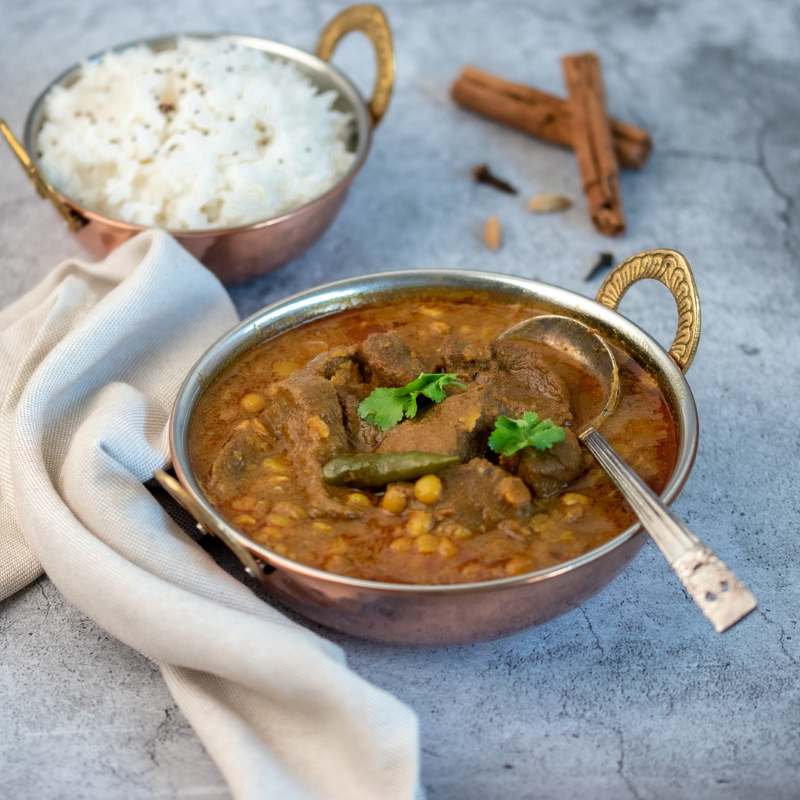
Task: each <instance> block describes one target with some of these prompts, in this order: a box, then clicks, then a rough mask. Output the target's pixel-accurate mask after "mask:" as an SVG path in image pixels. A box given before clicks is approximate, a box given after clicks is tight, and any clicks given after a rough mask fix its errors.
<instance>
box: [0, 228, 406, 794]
mask: <svg viewBox="0 0 800 800" xmlns="http://www.w3.org/2000/svg"><path fill="white" fill-rule="evenodd" d="M235 320H236V313H235V311H234V309H233V306H232V305H231V302H230V300H229V299H228V296H227V294H226V293H225V291H224V289H223V288H222V286H220V284H219V283H218V282H217V280H216V279H215V278H214V277H213V276H212V275H211V273H209V272H208V271H207V270H206V269H205V268H203V267H202V266H201V265H200V264H199V263H198V262H197V261H195V260H194V259H193V258H192V257H191V256H190V255H188V254H187V253H186V252H185V251H184V250H183V249H182V248H181V247H180V246H179V245H178V244H177V243H176V242H175V241H174V240H173V239H171V238H170V237H169V236H168V235H167V234H165V233H161V232H149V233H144V234H141V235H139V236H137V237H136V238H135V239H133V240H131V241H129V242H128V243H126V244H125V245H123V246H122V247H120V248H119V249H118V250H116V251H115V252H114V253H112V254H111V255H110V256H109V257H108V258H106V260H105V261H103V262H100V263H96V264H89V263H85V262H83V261H78V260H72V261H67V262H66V263H64V264H62V265H61V266H59V267H58V268H56V270H55V271H54V272H53V273H52V274H51V275H50V276H49V277H48V278H46V279H45V280H44V281H43V282H42V283H41V284H40V285H39V286H38V287H36V288H35V289H33V290H32V291H31V292H30V293H29V294H27V295H26V296H25V297H23V298H21V299H20V300H18V301H17V302H16V303H14V304H13V305H12V306H11V307H10V308H7V309H5V310H4V311H2V312H0V381H2V386H3V388H4V391H5V397H4V399H3V403H2V409H0V599H2V598H4V597H7V596H8V595H10V594H12V593H14V592H16V591H17V590H19V589H20V588H22V587H23V586H25V585H26V584H28V583H29V582H30V581H32V580H34V579H35V578H36V577H37V576H38V575H39V574H40V573H41V571H42V569H44V571H45V572H46V573H47V575H48V576H49V578H50V579H51V580H52V581H53V583H54V584H55V585H56V586H57V587H58V589H59V590H60V591H61V592H62V593H63V594H64V596H65V597H66V598H67V600H69V602H71V603H73V604H74V605H76V606H77V607H79V608H80V609H82V610H83V611H84V612H85V613H86V614H88V615H89V616H90V617H92V618H93V619H94V620H95V621H96V622H97V623H98V624H99V625H101V626H102V627H103V628H105V629H106V630H107V631H109V632H110V633H111V634H112V635H114V636H116V637H117V638H118V639H120V640H122V641H123V642H125V643H126V644H128V645H130V646H131V647H134V648H136V649H137V650H140V651H141V652H142V653H144V654H145V655H147V656H148V657H149V658H152V659H154V660H155V661H157V662H158V664H159V665H160V668H161V673H162V675H163V676H164V680H165V681H166V682H167V685H168V687H169V689H170V691H171V692H172V694H173V696H174V698H175V701H176V702H177V703H178V705H179V706H180V707H181V709H182V710H183V712H184V713H185V714H186V716H187V717H188V719H189V721H190V722H191V724H192V725H193V726H194V729H195V731H196V732H197V734H198V736H199V737H200V739H201V740H202V741H203V744H204V745H205V746H206V748H207V750H208V752H209V754H210V755H211V757H212V758H213V759H214V761H215V762H216V763H217V765H218V766H219V768H220V770H221V771H222V773H223V774H224V776H225V779H226V780H227V781H228V784H229V785H230V787H231V791H232V793H233V795H234V796H235V797H240V798H259V800H262V798H280V800H287V799H288V800H293V798H303V799H304V800H305V798H346V800H359V799H360V798H365V800H375V798H382V800H390V799H391V798H411V797H414V796H415V793H417V792H418V791H419V789H418V762H417V723H416V718H415V716H414V714H413V712H412V711H410V710H409V709H408V708H407V707H406V706H404V705H403V704H402V703H400V702H399V701H398V700H396V699H395V698H394V697H392V696H391V695H389V694H387V693H386V692H384V691H382V690H380V689H377V688H375V687H374V686H371V685H370V684H369V683H367V682H366V681H364V680H362V679H361V678H359V677H358V676H357V675H355V674H354V673H353V672H352V671H350V670H349V669H348V667H347V666H346V664H345V660H344V657H343V655H342V653H341V651H340V649H339V648H338V647H336V646H334V645H333V644H331V643H330V642H327V641H325V640H324V639H322V638H320V637H319V636H317V635H316V634H314V633H312V632H310V631H308V630H306V629H304V628H302V627H301V626H299V625H296V624H295V623H293V622H292V621H290V620H289V619H287V618H286V617H285V616H283V615H282V614H280V613H278V612H277V611H276V610H274V609H273V608H271V607H270V606H269V605H267V604H266V603H263V602H262V601H260V600H259V599H258V598H257V597H256V596H255V595H253V594H252V593H251V592H250V591H249V590H248V589H247V588H246V587H245V586H244V585H243V584H241V583H239V582H238V581H236V580H235V579H234V578H232V577H230V576H229V575H228V574H227V573H226V572H224V571H223V570H222V569H220V568H219V567H218V566H217V565H216V564H215V563H214V561H213V560H212V559H211V558H210V557H209V556H208V555H207V554H206V553H205V552H204V551H203V550H202V548H200V547H199V546H198V545H197V544H196V543H195V542H193V541H192V540H191V538H190V537H188V536H186V535H185V534H184V533H183V531H181V530H180V528H179V527H178V526H176V525H175V524H174V523H173V522H172V521H171V519H170V518H169V516H168V515H167V514H166V513H165V512H164V510H163V509H162V508H161V506H160V505H159V504H158V503H157V502H156V501H155V500H154V499H153V498H152V497H151V495H150V494H149V493H148V491H147V489H145V487H144V486H143V485H142V482H143V481H145V480H147V479H148V478H150V477H152V475H153V472H154V470H156V469H157V468H159V467H162V466H164V464H165V462H166V460H167V457H168V452H167V435H166V426H167V420H168V417H169V412H170V409H171V406H172V401H173V399H174V397H175V394H176V392H177V390H178V387H179V385H180V383H181V381H182V379H183V377H184V375H185V373H186V371H187V370H188V369H189V367H190V366H191V365H192V363H193V362H194V361H195V359H196V358H197V357H198V356H199V355H200V354H201V353H202V352H203V351H204V350H205V349H206V348H207V347H208V346H209V345H210V344H211V343H212V341H214V340H215V339H216V338H217V337H218V336H219V335H220V334H221V333H223V332H224V331H225V330H226V329H227V328H229V327H230V326H231V325H232V324H233V323H234V322H235Z"/></svg>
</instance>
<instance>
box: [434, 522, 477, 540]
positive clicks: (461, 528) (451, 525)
mask: <svg viewBox="0 0 800 800" xmlns="http://www.w3.org/2000/svg"><path fill="white" fill-rule="evenodd" d="M437 532H438V533H440V534H441V535H442V536H448V537H450V538H452V539H462V540H463V539H471V538H472V536H473V535H474V534H473V532H472V531H471V530H470V529H469V528H467V527H466V526H465V525H462V524H461V523H459V522H453V521H450V520H449V521H447V522H443V523H442V524H441V525H440V526H439V527H438V528H437Z"/></svg>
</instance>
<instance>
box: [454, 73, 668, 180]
mask: <svg viewBox="0 0 800 800" xmlns="http://www.w3.org/2000/svg"><path fill="white" fill-rule="evenodd" d="M451 94H452V97H453V99H454V100H455V102H456V103H458V104H459V105H460V106H462V107H463V108H467V109H469V110H470V111H474V112H475V113H477V114H481V115H483V116H485V117H489V118H490V119H493V120H495V121H496V122H500V123H502V124H504V125H508V126H509V127H512V128H516V129H517V130H520V131H524V132H525V133H529V134H531V135H532V136H535V137H536V138H538V139H544V140H545V141H548V142H553V143H554V144H558V145H562V146H563V147H573V137H572V110H571V108H570V105H569V102H568V101H567V100H564V99H562V98H561V97H557V96H556V95H554V94H549V93H548V92H543V91H541V90H539V89H536V88H534V87H532V86H525V85H523V84H520V83H512V82H511V81H507V80H505V79H503V78H499V77H497V76H496V75H491V74H490V73H488V72H484V71H483V70H480V69H478V68H477V67H471V66H467V67H464V68H463V70H462V71H461V74H460V75H459V76H458V78H456V80H455V82H454V83H453V86H452V88H451ZM610 124H611V135H612V139H613V145H614V151H615V153H616V155H617V159H618V161H619V164H620V166H622V167H625V168H627V169H640V168H641V167H643V166H644V164H645V162H646V161H647V159H648V157H649V155H650V150H651V148H652V141H651V139H650V134H649V133H648V132H647V131H646V130H644V129H643V128H639V127H637V126H636V125H632V124H630V123H628V122H621V121H620V120H616V119H612V120H610Z"/></svg>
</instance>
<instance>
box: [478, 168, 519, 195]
mask: <svg viewBox="0 0 800 800" xmlns="http://www.w3.org/2000/svg"><path fill="white" fill-rule="evenodd" d="M472 177H473V178H474V179H475V182H476V183H485V184H486V185H487V186H493V187H494V188H495V189H497V190H498V191H500V192H505V193H506V194H517V189H516V187H514V186H512V185H511V184H510V183H509V182H508V181H504V180H503V179H502V178H498V177H497V175H495V174H494V173H493V172H492V171H491V170H490V169H489V165H488V164H479V165H478V166H477V167H473V168H472Z"/></svg>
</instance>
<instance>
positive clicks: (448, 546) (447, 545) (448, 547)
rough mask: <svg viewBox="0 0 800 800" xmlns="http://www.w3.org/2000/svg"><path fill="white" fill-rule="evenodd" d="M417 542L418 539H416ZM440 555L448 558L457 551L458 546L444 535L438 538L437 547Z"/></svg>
mask: <svg viewBox="0 0 800 800" xmlns="http://www.w3.org/2000/svg"><path fill="white" fill-rule="evenodd" d="M417 542H418V543H419V540H417ZM437 549H438V551H439V555H440V556H444V557H445V558H450V557H451V556H454V555H455V554H456V553H457V552H458V548H457V547H456V546H455V545H454V544H453V542H452V541H450V539H448V538H447V537H446V536H444V537H442V538H441V539H439V547H438V548H437Z"/></svg>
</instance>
